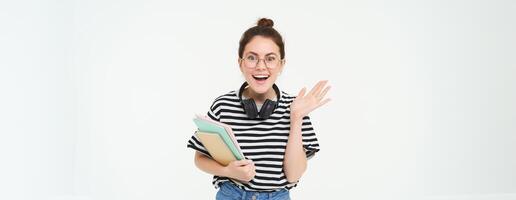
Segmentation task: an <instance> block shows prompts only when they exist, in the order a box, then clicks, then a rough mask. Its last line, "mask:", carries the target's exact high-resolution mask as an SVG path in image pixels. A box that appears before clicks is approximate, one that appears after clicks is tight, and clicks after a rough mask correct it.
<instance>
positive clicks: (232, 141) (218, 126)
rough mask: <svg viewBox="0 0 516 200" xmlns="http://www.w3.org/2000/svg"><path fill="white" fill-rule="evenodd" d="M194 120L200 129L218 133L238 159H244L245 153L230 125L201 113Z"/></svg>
mask: <svg viewBox="0 0 516 200" xmlns="http://www.w3.org/2000/svg"><path fill="white" fill-rule="evenodd" d="M193 121H194V123H195V125H197V128H198V129H199V131H201V132H207V133H216V134H218V135H219V136H220V138H221V139H222V140H223V141H224V143H225V144H226V146H227V147H228V148H229V150H230V151H231V153H233V156H235V158H236V159H237V160H242V159H244V154H243V153H242V150H241V149H240V146H239V145H238V141H237V140H236V138H235V135H234V134H233V131H232V129H231V127H230V126H229V125H227V124H223V123H220V122H217V121H215V120H212V119H210V118H208V117H204V116H201V115H197V116H196V118H194V119H193ZM208 152H209V151H208ZM210 154H211V152H210Z"/></svg>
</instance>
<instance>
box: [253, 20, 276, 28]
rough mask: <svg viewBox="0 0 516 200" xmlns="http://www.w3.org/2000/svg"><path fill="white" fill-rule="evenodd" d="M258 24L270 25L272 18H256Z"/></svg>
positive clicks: (272, 24)
mask: <svg viewBox="0 0 516 200" xmlns="http://www.w3.org/2000/svg"><path fill="white" fill-rule="evenodd" d="M257 24H258V26H264V27H272V26H274V22H273V21H272V19H267V18H261V19H260V20H258V23H257Z"/></svg>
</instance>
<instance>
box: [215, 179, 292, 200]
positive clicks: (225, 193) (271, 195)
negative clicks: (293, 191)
mask: <svg viewBox="0 0 516 200" xmlns="http://www.w3.org/2000/svg"><path fill="white" fill-rule="evenodd" d="M216 198H217V200H265V199H268V200H290V193H289V191H288V190H287V189H281V190H278V191H273V192H254V191H245V190H242V189H240V188H239V187H237V186H236V185H235V184H234V183H231V182H229V181H226V182H223V183H221V184H220V188H219V191H218V192H217V197H216Z"/></svg>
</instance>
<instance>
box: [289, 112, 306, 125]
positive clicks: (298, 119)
mask: <svg viewBox="0 0 516 200" xmlns="http://www.w3.org/2000/svg"><path fill="white" fill-rule="evenodd" d="M303 117H304V116H302V115H300V114H297V113H290V122H291V123H292V122H302V121H303Z"/></svg>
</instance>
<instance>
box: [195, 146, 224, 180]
mask: <svg viewBox="0 0 516 200" xmlns="http://www.w3.org/2000/svg"><path fill="white" fill-rule="evenodd" d="M195 165H196V166H197V168H199V169H201V170H202V171H204V172H206V173H208V174H212V175H216V176H226V177H227V174H228V173H227V168H226V167H225V166H223V165H221V164H219V163H218V162H217V161H215V160H213V159H211V158H208V157H207V156H205V155H203V154H201V153H199V152H195Z"/></svg>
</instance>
